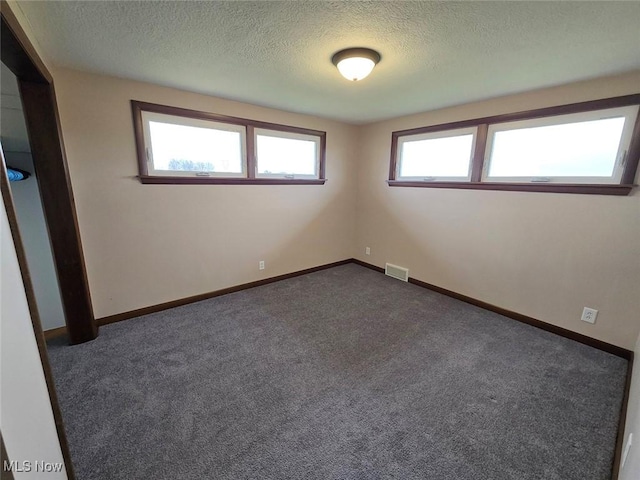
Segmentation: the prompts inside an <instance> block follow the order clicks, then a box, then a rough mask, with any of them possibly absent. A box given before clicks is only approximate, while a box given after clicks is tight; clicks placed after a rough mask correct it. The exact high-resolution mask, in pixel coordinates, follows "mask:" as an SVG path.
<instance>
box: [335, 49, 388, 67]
mask: <svg viewBox="0 0 640 480" xmlns="http://www.w3.org/2000/svg"><path fill="white" fill-rule="evenodd" d="M352 57H360V58H368V59H369V60H371V61H373V63H374V64H377V63H378V62H379V61H380V58H381V57H380V54H379V53H378V52H376V51H375V50H372V49H370V48H365V47H356V48H345V49H344V50H340V51H339V52H336V53H334V54H333V57H331V63H333V64H334V65H335V66H336V67H337V66H338V63H340V62H341V61H342V60H345V59H347V58H352Z"/></svg>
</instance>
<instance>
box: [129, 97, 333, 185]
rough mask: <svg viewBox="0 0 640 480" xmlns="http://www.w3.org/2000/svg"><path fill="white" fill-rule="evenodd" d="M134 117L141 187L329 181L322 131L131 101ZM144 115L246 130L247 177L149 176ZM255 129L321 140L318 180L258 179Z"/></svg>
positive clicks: (323, 133) (302, 183) (325, 136)
mask: <svg viewBox="0 0 640 480" xmlns="http://www.w3.org/2000/svg"><path fill="white" fill-rule="evenodd" d="M131 109H132V113H133V126H134V133H135V140H136V153H137V157H138V170H139V176H138V178H139V179H140V183H143V184H165V185H211V184H217V185H323V184H324V183H325V182H326V181H327V179H326V176H325V163H326V143H327V133H326V132H323V131H320V130H312V129H308V128H300V127H293V126H290V125H280V124H277V123H269V122H261V121H258V120H250V119H247V118H239V117H232V116H227V115H218V114H215V113H209V112H203V111H198V110H190V109H187V108H179V107H171V106H167V105H158V104H155V103H148V102H141V101H138V100H131ZM142 112H152V113H161V114H164V115H172V116H176V117H184V118H192V119H198V120H208V121H212V122H218V123H228V124H231V125H240V126H244V127H245V128H246V137H245V138H246V142H245V151H246V172H245V173H246V176H243V177H197V176H193V177H188V176H171V175H150V174H149V170H148V168H147V156H146V147H145V137H144V125H143V119H142ZM255 129H265V130H273V131H278V132H288V133H295V134H303V135H310V136H314V137H318V138H319V139H320V141H319V145H320V152H319V166H318V178H313V179H310V178H258V177H256V145H255Z"/></svg>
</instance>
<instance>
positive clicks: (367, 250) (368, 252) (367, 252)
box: [364, 247, 371, 255]
mask: <svg viewBox="0 0 640 480" xmlns="http://www.w3.org/2000/svg"><path fill="white" fill-rule="evenodd" d="M364 254H365V255H371V247H365V248H364Z"/></svg>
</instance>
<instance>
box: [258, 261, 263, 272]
mask: <svg viewBox="0 0 640 480" xmlns="http://www.w3.org/2000/svg"><path fill="white" fill-rule="evenodd" d="M258 268H259V269H260V270H264V260H260V263H258Z"/></svg>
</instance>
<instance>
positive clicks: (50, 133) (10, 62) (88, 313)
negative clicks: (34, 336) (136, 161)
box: [0, 0, 98, 344]
mask: <svg viewBox="0 0 640 480" xmlns="http://www.w3.org/2000/svg"><path fill="white" fill-rule="evenodd" d="M0 14H1V20H2V24H1V39H0V47H1V54H2V62H3V63H4V64H5V65H6V66H7V67H8V68H9V70H11V71H12V72H13V73H14V74H15V75H16V77H17V78H18V85H19V87H20V96H21V99H22V105H23V111H24V116H25V120H26V124H27V133H28V136H29V144H30V146H31V156H32V158H33V164H34V169H35V171H36V178H37V181H38V189H39V190H40V196H41V198H42V208H43V211H44V216H45V222H46V224H47V231H48V232H49V240H50V243H51V251H52V253H53V259H54V265H55V267H56V273H57V277H58V284H59V286H60V296H61V299H62V307H63V311H64V316H65V323H66V330H67V335H68V338H69V341H70V343H71V344H78V343H84V342H88V341H90V340H93V339H94V338H96V337H97V336H98V326H97V324H96V321H95V316H94V313H93V307H92V305H91V296H90V293H89V282H88V279H87V272H86V266H85V262H84V255H83V251H82V243H81V241H80V229H79V227H78V218H77V215H76V208H75V200H74V197H73V190H72V187H71V179H70V177H69V169H68V166H67V159H66V155H65V149H64V143H63V140H62V130H61V127H60V118H59V115H58V106H57V103H56V95H55V89H54V85H53V76H52V75H51V72H49V70H48V69H47V67H46V66H45V64H44V62H43V61H42V59H41V58H40V56H39V55H38V53H37V52H36V50H35V48H34V46H33V44H32V43H31V41H30V40H29V38H28V37H27V34H26V33H25V31H24V29H23V28H22V26H21V25H20V23H19V21H18V19H17V18H16V16H15V14H14V13H13V11H12V10H11V8H10V7H9V5H8V4H7V2H6V1H5V0H1V1H0ZM20 248H22V245H20ZM34 328H35V325H34Z"/></svg>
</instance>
